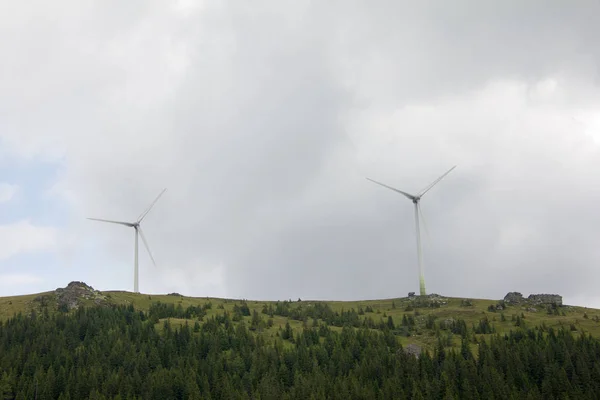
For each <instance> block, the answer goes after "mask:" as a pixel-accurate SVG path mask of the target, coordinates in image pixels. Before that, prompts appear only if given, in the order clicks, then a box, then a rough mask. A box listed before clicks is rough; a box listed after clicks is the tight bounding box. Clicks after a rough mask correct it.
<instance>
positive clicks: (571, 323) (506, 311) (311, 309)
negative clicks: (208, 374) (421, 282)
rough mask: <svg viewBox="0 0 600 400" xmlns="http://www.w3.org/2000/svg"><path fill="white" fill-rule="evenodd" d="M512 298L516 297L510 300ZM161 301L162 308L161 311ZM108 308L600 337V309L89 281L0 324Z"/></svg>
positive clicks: (44, 297)
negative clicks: (254, 296)
mask: <svg viewBox="0 0 600 400" xmlns="http://www.w3.org/2000/svg"><path fill="white" fill-rule="evenodd" d="M509 297H510V296H509ZM158 304H160V307H159V306H157V305H158ZM109 305H126V306H129V305H131V306H133V307H134V309H136V310H139V311H143V312H150V313H151V314H153V315H155V316H156V318H157V321H156V323H157V324H160V323H162V322H163V321H164V319H169V322H170V323H171V324H173V325H174V326H178V325H183V324H185V323H188V324H192V325H193V324H194V323H195V322H199V323H200V324H202V322H203V321H205V320H206V319H208V318H210V317H218V316H222V315H224V314H225V313H228V314H229V315H231V317H232V320H233V321H234V322H235V323H239V322H240V321H245V322H246V323H247V324H248V326H250V327H251V328H252V330H253V331H254V332H255V333H256V334H260V335H261V336H263V337H264V338H267V339H270V338H274V337H277V336H280V332H281V331H282V330H283V329H284V328H285V326H286V324H289V325H290V328H291V330H292V331H293V332H295V333H298V332H300V331H301V330H302V329H303V327H311V326H318V324H319V323H322V322H324V323H326V324H328V325H329V326H330V327H331V328H332V329H334V330H335V329H338V330H341V328H342V327H343V326H344V325H347V326H353V327H356V328H359V327H363V326H366V327H369V328H372V329H381V328H382V327H384V326H389V327H392V328H393V330H394V332H395V334H396V337H397V338H398V340H399V342H400V343H401V344H402V345H407V344H416V345H419V346H421V347H423V348H425V349H432V348H433V347H434V346H435V344H436V343H437V340H438V339H437V338H438V337H439V336H440V333H444V332H446V333H449V337H448V341H447V345H448V347H458V346H459V345H460V336H459V335H452V333H453V332H454V333H459V332H458V330H460V329H461V328H458V327H457V326H456V325H457V323H459V322H460V323H461V324H462V321H464V325H465V326H466V329H467V330H469V331H470V332H472V333H474V334H479V335H483V337H485V336H486V335H490V334H491V333H500V334H504V333H508V332H510V331H511V330H515V329H518V328H519V327H524V328H536V327H542V326H544V327H555V328H560V327H567V328H569V329H570V330H571V331H573V332H574V333H576V332H579V333H581V332H583V333H587V334H590V335H592V336H593V337H596V338H600V310H596V309H590V308H585V307H577V306H563V305H557V304H551V303H546V304H544V303H540V301H539V300H538V301H537V302H533V301H530V300H528V299H522V300H521V301H520V302H518V303H516V304H515V303H508V302H505V301H503V300H489V299H462V298H451V297H443V296H439V295H429V296H426V297H420V296H413V297H403V298H394V299H382V300H364V301H301V300H300V299H299V300H298V301H252V300H240V299H220V298H208V297H206V298H205V297H202V298H200V297H188V296H183V295H180V294H177V293H173V294H169V295H146V294H136V293H131V292H125V291H105V292H99V291H96V290H94V289H93V288H91V287H90V286H88V285H86V284H85V283H82V282H71V283H70V284H69V285H68V286H67V287H66V288H64V289H57V290H56V291H53V292H46V293H39V294H32V295H25V296H13V297H2V298H0V321H1V320H6V319H8V318H9V317H11V316H13V315H15V314H16V313H23V314H27V313H30V312H31V311H33V310H35V311H36V312H44V310H47V311H48V312H49V313H55V312H67V313H68V312H72V310H74V309H76V308H78V307H81V306H87V307H90V306H92V307H94V306H98V307H103V306H109Z"/></svg>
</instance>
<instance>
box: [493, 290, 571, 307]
mask: <svg viewBox="0 0 600 400" xmlns="http://www.w3.org/2000/svg"><path fill="white" fill-rule="evenodd" d="M504 302H505V303H506V304H510V305H516V304H521V303H527V304H530V305H536V304H556V305H558V306H562V296H559V295H558V294H530V295H529V297H527V299H526V298H524V297H523V295H522V294H521V293H519V292H509V293H507V295H506V296H504Z"/></svg>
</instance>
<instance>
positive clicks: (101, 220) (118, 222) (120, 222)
mask: <svg viewBox="0 0 600 400" xmlns="http://www.w3.org/2000/svg"><path fill="white" fill-rule="evenodd" d="M88 219H89V220H92V221H100V222H109V223H111V224H119V225H125V226H133V225H134V224H132V223H131V222H123V221H112V220H110V219H100V218H88Z"/></svg>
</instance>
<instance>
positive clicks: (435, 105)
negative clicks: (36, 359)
mask: <svg viewBox="0 0 600 400" xmlns="http://www.w3.org/2000/svg"><path fill="white" fill-rule="evenodd" d="M417 3H418V5H417ZM61 4H62V6H61V7H56V4H55V3H52V4H50V3H48V2H43V1H37V2H8V1H7V2H2V3H1V4H0V55H1V60H2V61H1V62H0V296H4V295H14V294H24V293H32V292H40V291H45V290H52V289H55V288H57V287H64V286H65V285H66V284H67V283H68V282H70V281H72V280H81V281H85V282H86V283H88V284H90V285H92V286H93V287H95V288H97V289H100V290H110V289H115V290H117V289H118V290H132V289H133V240H134V234H133V229H131V228H126V227H123V226H118V225H112V224H102V223H97V222H92V221H88V220H86V219H85V218H86V217H99V218H108V219H117V220H134V219H135V218H136V217H137V216H138V215H139V214H140V213H141V212H142V211H143V210H144V209H145V208H146V207H147V206H148V205H149V203H151V202H152V200H153V199H154V198H155V197H156V195H157V194H158V193H159V192H160V191H161V190H162V189H163V188H165V187H166V188H168V190H167V191H166V192H165V194H164V196H163V197H162V198H161V199H160V201H159V202H158V203H157V204H156V207H155V208H154V209H153V210H152V211H151V213H150V214H148V216H147V218H146V219H145V220H144V223H143V228H144V232H145V234H146V237H147V239H148V241H149V244H150V247H151V249H152V251H153V254H154V256H155V259H156V261H157V264H158V266H157V267H154V266H153V265H152V263H151V261H150V259H149V257H148V256H147V254H146V253H145V250H143V247H140V254H141V255H140V289H141V291H142V292H145V293H167V292H173V291H177V292H180V293H183V294H187V295H196V296H207V295H209V296H228V297H235V298H241V297H244V298H251V299H288V298H292V299H296V298H298V297H301V298H303V299H309V298H311V299H367V298H384V297H386V298H387V297H395V296H405V295H406V293H407V292H409V291H418V273H417V264H416V249H415V236H414V220H413V217H414V216H413V213H412V204H411V203H410V202H409V201H408V200H407V199H405V198H403V197H402V196H401V195H398V194H396V193H394V192H391V191H389V190H386V189H384V188H381V187H379V186H377V185H374V184H372V183H371V182H368V181H367V180H366V179H365V177H366V176H368V177H371V178H373V179H376V180H379V181H382V182H385V183H388V184H390V185H393V186H396V187H398V188H400V189H402V190H405V191H408V192H417V191H419V190H420V189H422V188H423V187H425V186H427V185H428V184H429V183H430V182H431V181H433V180H434V179H435V178H437V176H439V175H441V174H442V173H443V172H444V171H446V170H447V169H448V168H450V167H451V166H453V165H458V167H457V168H456V169H455V170H454V171H453V172H452V173H451V174H450V175H448V176H447V177H446V178H445V179H444V180H442V181H441V182H440V183H439V185H437V186H436V187H435V188H434V189H432V190H431V191H430V192H428V193H427V195H426V196H425V197H424V198H423V201H422V209H423V213H424V216H425V222H426V227H427V229H426V230H425V229H424V230H423V242H424V243H423V246H424V262H425V275H426V282H427V289H428V291H429V292H435V293H440V294H444V295H449V296H461V297H475V298H477V297H485V298H500V297H502V296H504V295H505V294H506V292H508V291H521V292H522V293H523V294H525V295H527V294H529V293H559V294H562V295H563V296H564V298H565V301H566V302H567V303H571V304H581V305H588V306H596V307H600V292H599V291H598V284H597V282H598V281H599V280H600V246H599V244H600V90H599V86H598V85H599V84H600V66H599V63H598V62H599V61H600V47H599V46H598V44H597V38H598V37H600V25H598V24H597V18H596V17H597V15H600V6H599V5H598V3H597V2H595V1H591V0H590V1H585V0H581V1H579V2H578V6H577V7H575V6H574V5H571V4H570V3H568V2H564V1H535V0H531V1H528V2H523V1H502V2H500V1H475V0H472V1H454V2H452V4H451V5H450V4H449V3H448V2H444V1H441V0H439V1H423V2H413V1H411V2H409V1H405V2H404V1H380V2H376V3H373V2H367V1H330V2H311V1H299V0H296V1H290V2H288V1H254V2H252V4H246V3H245V2H229V1H205V2H201V1H169V2H165V1H147V0H144V1H141V0H138V1H129V2H126V3H123V2H119V1H91V0H88V1H80V0H78V1H75V0H72V1H70V0H65V1H63V2H61Z"/></svg>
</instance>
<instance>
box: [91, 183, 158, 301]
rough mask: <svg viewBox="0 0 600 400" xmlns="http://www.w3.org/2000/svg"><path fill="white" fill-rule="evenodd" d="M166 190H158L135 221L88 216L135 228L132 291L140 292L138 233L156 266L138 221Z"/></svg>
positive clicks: (140, 220)
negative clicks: (156, 194)
mask: <svg viewBox="0 0 600 400" xmlns="http://www.w3.org/2000/svg"><path fill="white" fill-rule="evenodd" d="M166 190H167V189H166V188H165V189H163V191H162V192H160V194H159V195H158V196H157V197H156V199H155V200H154V201H153V202H152V204H150V206H149V207H148V208H147V209H146V210H145V211H144V212H143V213H142V214H141V215H140V216H139V217H138V219H137V221H135V222H123V221H111V220H108V219H99V218H88V219H90V220H92V221H100V222H109V223H111V224H119V225H125V226H128V227H130V228H133V229H134V230H135V249H134V261H133V291H134V292H135V293H139V292H140V291H139V281H138V279H139V268H138V235H139V236H141V237H142V242H144V246H145V247H146V250H148V255H149V256H150V259H151V260H152V263H153V264H154V266H156V261H154V257H152V252H151V251H150V247H149V246H148V242H147V241H146V237H145V236H144V232H143V231H142V227H141V226H140V223H141V222H142V220H143V219H144V218H145V217H146V215H148V213H149V212H150V210H151V209H152V207H154V204H156V202H157V201H158V199H159V198H160V196H162V195H163V193H164V192H165V191H166Z"/></svg>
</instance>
